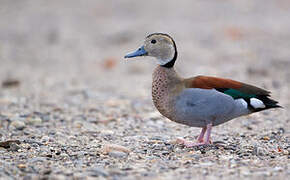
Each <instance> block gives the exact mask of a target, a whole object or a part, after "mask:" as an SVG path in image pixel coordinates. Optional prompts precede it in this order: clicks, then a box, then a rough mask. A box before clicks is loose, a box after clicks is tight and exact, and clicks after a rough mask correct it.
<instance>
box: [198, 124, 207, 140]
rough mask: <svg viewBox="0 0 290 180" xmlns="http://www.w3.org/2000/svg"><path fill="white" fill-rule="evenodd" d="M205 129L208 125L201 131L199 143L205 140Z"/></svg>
mask: <svg viewBox="0 0 290 180" xmlns="http://www.w3.org/2000/svg"><path fill="white" fill-rule="evenodd" d="M205 131H206V127H203V128H202V130H201V132H200V135H199V136H198V138H197V142H199V143H200V142H203V137H204V134H205Z"/></svg>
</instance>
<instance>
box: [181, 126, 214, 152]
mask: <svg viewBox="0 0 290 180" xmlns="http://www.w3.org/2000/svg"><path fill="white" fill-rule="evenodd" d="M211 129H212V124H208V125H207V126H206V127H204V128H202V130H201V133H200V135H199V137H198V139H197V140H198V142H197V143H195V142H191V141H186V140H184V139H182V138H178V139H177V141H176V142H177V143H179V144H183V145H185V146H186V147H193V146H201V145H207V144H211V141H210V134H211ZM204 134H205V140H203V137H204Z"/></svg>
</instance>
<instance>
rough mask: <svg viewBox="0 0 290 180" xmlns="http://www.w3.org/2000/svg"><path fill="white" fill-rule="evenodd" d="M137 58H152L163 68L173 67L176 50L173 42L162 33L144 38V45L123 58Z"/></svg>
mask: <svg viewBox="0 0 290 180" xmlns="http://www.w3.org/2000/svg"><path fill="white" fill-rule="evenodd" d="M137 56H152V57H155V58H156V59H157V63H158V64H159V65H161V66H163V67H168V68H171V67H173V65H174V63H175V60H176V58H177V50H176V45H175V42H174V40H173V39H172V38H171V37H170V36H169V35H168V34H163V33H154V34H150V35H149V36H147V37H146V38H145V41H144V45H143V46H141V47H140V48H139V49H137V50H136V51H135V52H132V53H129V54H127V55H126V56H125V58H132V57H137Z"/></svg>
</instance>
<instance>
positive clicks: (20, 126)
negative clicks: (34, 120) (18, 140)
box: [10, 120, 25, 130]
mask: <svg viewBox="0 0 290 180" xmlns="http://www.w3.org/2000/svg"><path fill="white" fill-rule="evenodd" d="M10 125H11V126H13V127H15V128H16V129H17V130H23V129H24V128H25V123H24V122H23V121H21V120H14V121H12V122H11V124H10Z"/></svg>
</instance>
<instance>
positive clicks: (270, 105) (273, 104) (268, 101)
mask: <svg viewBox="0 0 290 180" xmlns="http://www.w3.org/2000/svg"><path fill="white" fill-rule="evenodd" d="M269 97H270V95H269V94H267V95H257V96H256V97H255V98H257V99H259V100H261V101H263V103H264V104H265V106H266V107H264V108H257V109H255V108H253V109H252V110H253V112H259V111H263V110H266V109H271V108H283V107H282V106H280V105H278V103H279V102H278V101H275V100H273V99H271V98H269Z"/></svg>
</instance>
